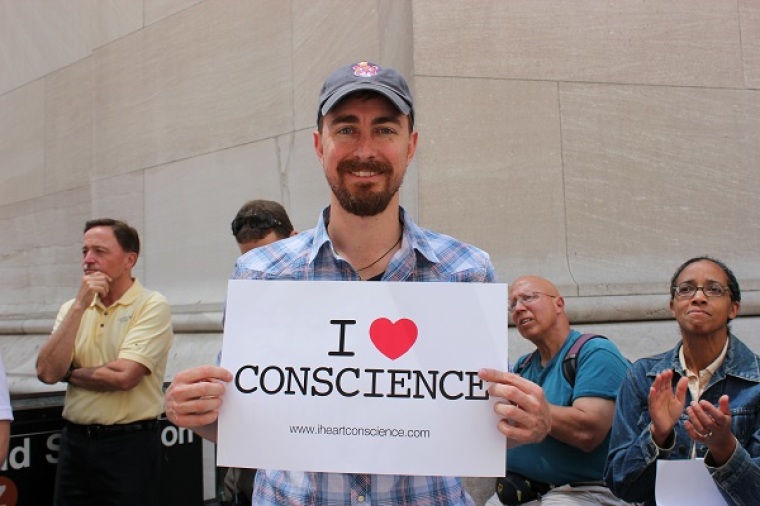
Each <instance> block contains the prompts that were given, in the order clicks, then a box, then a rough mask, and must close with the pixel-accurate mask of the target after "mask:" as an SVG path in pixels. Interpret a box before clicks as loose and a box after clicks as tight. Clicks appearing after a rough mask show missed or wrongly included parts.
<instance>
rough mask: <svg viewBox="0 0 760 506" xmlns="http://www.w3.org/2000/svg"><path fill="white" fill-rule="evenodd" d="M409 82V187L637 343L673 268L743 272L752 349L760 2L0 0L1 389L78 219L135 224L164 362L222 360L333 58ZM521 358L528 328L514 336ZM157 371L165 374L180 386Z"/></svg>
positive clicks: (759, 178)
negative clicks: (240, 248) (716, 263)
mask: <svg viewBox="0 0 760 506" xmlns="http://www.w3.org/2000/svg"><path fill="white" fill-rule="evenodd" d="M365 59H367V60H372V61H375V62H378V63H380V64H382V65H386V66H392V67H395V68H397V69H399V70H401V71H402V72H403V73H404V74H406V75H407V76H408V77H409V79H410V82H411V83H412V86H413V89H414V92H415V96H416V110H417V118H416V124H417V128H418V130H419V132H420V145H419V149H418V153H417V158H416V161H415V163H414V164H413V165H412V167H411V168H410V170H409V172H408V174H407V178H406V181H405V185H404V187H403V188H402V203H403V205H404V206H405V207H406V208H407V209H408V210H409V211H410V212H411V213H412V215H413V216H414V217H415V218H416V220H417V221H418V223H420V224H421V225H423V226H426V227H429V228H433V229H436V230H439V231H442V232H445V233H448V234H451V235H454V236H456V237H459V238H461V239H463V240H466V241H468V242H471V243H473V244H475V245H477V246H479V247H481V248H483V249H485V250H486V251H488V252H489V253H490V254H491V256H492V259H493V262H494V264H495V266H496V268H497V271H498V274H499V276H500V278H501V280H502V281H504V282H508V281H511V280H512V279H513V278H514V277H516V276H518V275H522V274H527V273H534V274H539V275H543V276H546V277H549V278H550V279H552V280H554V281H555V282H556V283H557V284H558V286H559V287H560V289H561V291H562V293H563V294H564V295H565V296H566V297H567V301H568V309H569V312H570V314H571V317H572V319H573V321H574V322H576V323H577V324H578V326H579V328H582V329H584V330H594V331H603V332H605V333H607V334H608V335H609V336H610V337H612V338H613V339H615V340H616V341H617V342H618V343H619V344H620V346H621V348H623V350H624V352H625V353H626V354H627V355H628V356H629V357H631V358H636V357H639V356H642V355H646V354H650V353H652V352H654V351H658V350H662V349H665V348H667V347H670V346H672V344H673V343H674V342H675V341H676V340H677V338H678V336H677V331H676V326H675V324H674V323H673V322H672V321H669V319H670V314H669V311H668V309H667V289H668V281H669V278H670V275H671V274H672V272H673V271H674V270H675V268H676V267H677V266H678V265H679V264H680V263H681V262H682V261H683V260H685V259H687V258H689V257H691V256H694V255H700V254H710V255H713V256H716V257H718V258H721V259H722V260H724V261H726V262H727V263H728V265H729V266H731V267H732V268H733V269H734V271H735V272H736V274H737V276H738V277H739V280H740V283H741V285H742V288H743V291H744V294H743V295H744V305H743V314H744V317H743V318H741V319H740V320H739V321H737V322H736V324H735V330H736V332H737V333H738V334H739V335H740V336H741V337H743V338H745V340H746V341H747V342H748V343H749V344H750V346H752V347H754V349H756V350H757V349H760V329H759V328H758V327H759V326H758V314H760V295H758V292H759V291H760V262H758V260H760V233H759V232H760V230H758V229H759V228H760V206H757V205H756V203H757V197H756V196H757V195H758V193H760V172H759V171H758V160H760V1H759V0H738V1H715V0H661V1H657V2H651V1H650V2H647V1H644V0H631V1H627V2H614V1H602V0H510V1H508V2H507V1H502V0H480V1H466V0H409V1H397V0H365V1H346V0H290V1H287V0H276V1H275V0H205V1H200V0H143V1H140V0H108V1H97V2H93V1H91V0H71V1H66V2H46V1H44V0H29V1H21V0H0V285H1V286H3V290H0V350H1V351H2V353H3V355H4V357H5V362H6V366H7V369H8V372H9V378H10V381H11V388H12V390H13V391H14V394H17V395H19V394H25V393H29V392H36V391H40V390H45V389H46V388H47V387H42V386H41V385H40V384H39V383H38V382H37V381H36V379H35V378H34V369H33V365H34V358H35V355H36V349H37V346H38V345H39V343H40V342H41V340H42V339H44V337H45V335H46V334H47V333H48V332H49V330H50V326H51V325H52V318H53V316H54V315H55V312H56V311H57V308H58V306H59V305H60V304H61V302H62V301H63V300H65V299H67V298H70V297H72V296H73V295H74V292H75V287H76V286H77V283H78V279H79V276H80V268H79V260H80V258H79V257H80V253H79V251H80V240H81V229H82V225H83V223H84V221H85V220H86V219H88V218H91V217H96V216H98V217H100V216H112V217H117V218H122V219H125V220H127V221H129V222H131V223H132V224H134V225H135V226H136V227H137V228H138V230H140V232H141V235H142V239H143V242H144V253H143V254H142V255H141V259H140V261H139V262H138V266H137V269H136V273H137V275H138V276H139V277H140V278H141V279H142V281H143V282H144V284H145V285H146V286H149V287H151V288H154V289H157V290H159V291H161V292H163V293H164V294H165V295H166V296H167V297H168V298H169V300H170V301H171V302H172V306H173V311H174V314H175V328H176V330H177V334H178V336H177V340H176V345H175V347H174V349H173V351H172V359H171V362H170V371H169V378H170V377H171V375H173V374H174V372H176V371H177V370H178V369H181V368H184V367H187V366H190V365H195V364H198V363H205V362H209V361H213V360H214V358H215V356H216V350H217V349H218V346H219V337H220V334H219V333H220V329H221V327H220V324H219V321H220V317H221V307H222V304H223V300H224V296H225V289H226V279H227V278H228V277H229V275H230V272H231V267H232V264H233V262H234V260H235V257H236V253H237V249H236V246H235V244H234V241H233V238H232V237H231V235H230V231H229V223H230V221H231V219H232V217H233V216H234V214H235V212H236V210H237V208H238V207H239V206H240V205H241V204H242V202H244V201H245V200H248V199H251V198H269V199H275V200H279V201H281V202H283V203H284V204H285V206H286V207H287V208H288V210H289V212H290V213H291V215H292V217H293V221H294V224H295V225H296V228H297V229H299V230H303V229H307V228H311V227H313V226H314V223H315V222H316V218H317V214H318V212H319V210H320V209H321V208H322V206H323V205H324V204H325V203H326V202H327V200H328V188H327V185H326V184H325V182H324V179H323V175H322V173H321V169H320V167H319V164H318V163H317V160H316V157H315V156H314V153H313V148H312V131H313V129H314V123H315V116H316V101H317V92H318V88H319V86H320V84H321V82H322V80H323V79H324V77H325V75H326V74H327V73H329V72H330V71H331V70H332V69H333V68H335V67H337V66H338V65H342V64H345V63H348V62H351V61H357V60H365ZM510 347H511V349H512V354H513V355H514V354H517V353H521V352H524V351H526V350H527V349H528V347H527V345H526V344H525V343H524V342H523V340H522V339H520V337H519V336H518V335H516V333H514V332H513V330H510ZM169 378H167V379H169Z"/></svg>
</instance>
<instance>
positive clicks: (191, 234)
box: [143, 139, 282, 305]
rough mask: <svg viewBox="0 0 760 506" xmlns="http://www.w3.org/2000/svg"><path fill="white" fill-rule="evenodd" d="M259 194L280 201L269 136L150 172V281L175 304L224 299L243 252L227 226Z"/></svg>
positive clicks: (147, 236) (146, 257)
mask: <svg viewBox="0 0 760 506" xmlns="http://www.w3.org/2000/svg"><path fill="white" fill-rule="evenodd" d="M255 198H264V199H271V200H278V201H280V200H281V199H282V194H281V191H280V173H279V168H278V160H277V151H276V146H275V141H274V140H272V139H269V140H266V141H261V142H257V143H252V144H247V145H245V146H240V147H237V148H232V149H228V150H223V151H218V152H216V153H212V154H209V155H204V156H197V157H194V158H189V159H187V160H181V161H179V162H174V163H171V164H167V165H163V166H161V167H156V168H153V169H150V170H148V171H146V173H145V231H144V235H145V255H144V258H143V261H144V262H145V280H146V284H147V285H148V286H150V287H151V288H153V289H156V290H158V291H160V292H162V293H163V294H164V295H166V296H167V297H168V298H169V301H170V302H171V303H172V305H194V304H200V303H204V304H205V303H214V304H220V303H221V302H222V301H223V300H224V297H225V294H226V292H227V280H228V279H229V278H230V276H231V274H232V269H233V266H234V263H235V260H236V259H237V257H238V256H239V255H240V251H239V250H238V248H237V244H236V242H235V238H234V237H233V236H232V231H231V229H230V223H231V222H232V219H233V218H234V217H235V213H237V211H238V209H239V208H240V206H241V205H242V204H243V203H244V202H245V201H247V200H250V199H255Z"/></svg>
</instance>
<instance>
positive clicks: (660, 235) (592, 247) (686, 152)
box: [560, 84, 760, 295]
mask: <svg viewBox="0 0 760 506" xmlns="http://www.w3.org/2000/svg"><path fill="white" fill-rule="evenodd" d="M560 103H561V110H562V144H563V160H564V165H565V171H564V178H565V186H566V206H567V242H568V251H569V257H568V260H569V265H570V269H571V271H572V272H573V276H574V278H575V279H576V280H577V281H578V284H579V285H580V293H581V294H582V295H584V294H585V295H595V294H596V295H601V294H610V295H616V294H631V295H633V294H637V293H662V291H663V290H667V281H668V280H669V279H670V276H671V275H672V273H673V272H674V271H675V269H676V267H677V266H678V265H680V264H681V263H682V262H683V261H684V260H686V259H688V258H690V257H692V256H697V255H702V254H709V255H712V256H716V257H718V258H720V259H722V260H724V261H725V262H727V264H728V265H729V266H731V267H732V268H733V269H734V270H735V272H737V275H738V273H740V272H741V273H742V279H747V280H748V281H751V280H753V279H754V280H757V279H758V278H760V269H759V268H758V267H757V266H758V265H760V264H759V263H758V260H759V258H758V252H759V251H760V210H759V209H758V207H757V205H756V203H757V198H756V197H757V195H758V193H760V179H758V178H757V160H758V159H760V106H759V104H758V100H757V92H751V91H737V90H715V89H697V88H665V87H639V86H617V85H593V84H562V85H560ZM756 284H757V281H753V282H752V281H751V285H756ZM751 285H750V286H751Z"/></svg>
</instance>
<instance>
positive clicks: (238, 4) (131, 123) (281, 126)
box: [94, 0, 293, 177]
mask: <svg viewBox="0 0 760 506" xmlns="http://www.w3.org/2000/svg"><path fill="white" fill-rule="evenodd" d="M289 13H290V6H289V4H287V3H286V2H266V1H263V0H260V1H253V2H243V1H230V2H227V1H217V0H209V1H207V2H204V3H202V4H199V5H198V6H196V7H194V8H192V9H187V10H184V11H182V12H179V13H177V14H176V15H174V16H171V17H169V18H166V19H165V20H164V21H162V22H161V23H156V24H153V25H150V26H148V27H146V28H145V29H143V30H141V31H140V32H137V33H135V34H132V35H129V36H127V37H124V38H122V39H120V40H118V41H116V42H114V43H112V44H109V45H108V46H105V47H104V48H102V49H101V50H100V51H98V52H97V53H96V54H95V55H94V65H95V68H96V77H95V139H96V142H95V161H96V170H97V171H98V176H99V177H103V176H111V175H117V174H123V173H125V172H129V171H132V170H136V169H139V168H145V167H152V166H156V165H160V164H163V163H167V162H171V161H174V160H179V159H184V158H188V157H191V156H197V155H199V154H203V153H208V152H212V151H216V150H219V149H224V148H228V147H231V146H237V145H241V144H245V143H248V142H251V141H254V140H258V139H262V138H266V137H271V136H272V135H274V134H278V133H284V132H287V131H290V130H291V129H292V110H293V107H292V103H293V94H292V68H291V67H292V61H291V57H290V48H291V45H290V40H291V35H290V34H291V30H290V20H289V19H290V18H289Z"/></svg>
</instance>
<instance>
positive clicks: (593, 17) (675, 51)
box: [414, 0, 743, 87]
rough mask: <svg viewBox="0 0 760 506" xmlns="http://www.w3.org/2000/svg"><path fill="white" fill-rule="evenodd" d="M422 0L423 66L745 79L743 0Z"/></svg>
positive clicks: (453, 70)
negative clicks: (735, 0) (741, 25)
mask: <svg viewBox="0 0 760 506" xmlns="http://www.w3.org/2000/svg"><path fill="white" fill-rule="evenodd" d="M481 5H482V4H478V3H473V2H462V1H460V0H417V1H415V2H414V37H415V39H414V51H415V52H414V61H415V66H416V71H417V74H419V75H438V76H441V75H443V76H447V75H448V76H467V77H493V78H509V79H548V80H559V81H592V82H611V83H616V82H617V83H620V82H622V83H646V84H659V85H689V86H712V87H741V86H742V85H743V79H742V62H741V47H740V34H739V20H738V13H737V7H736V4H735V3H733V2H716V1H714V0H670V1H659V2H643V1H637V2H599V1H597V0H510V1H508V2H496V1H494V2H487V4H486V5H487V8H486V6H481Z"/></svg>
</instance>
